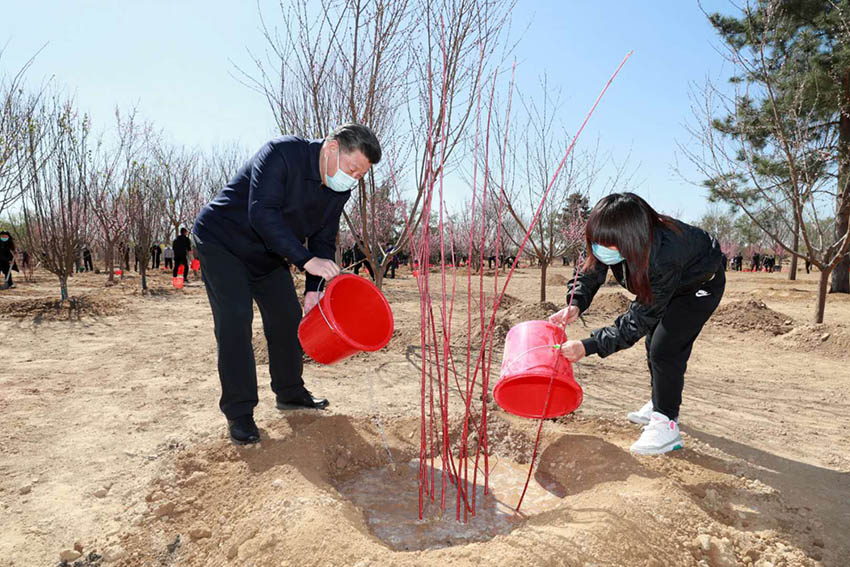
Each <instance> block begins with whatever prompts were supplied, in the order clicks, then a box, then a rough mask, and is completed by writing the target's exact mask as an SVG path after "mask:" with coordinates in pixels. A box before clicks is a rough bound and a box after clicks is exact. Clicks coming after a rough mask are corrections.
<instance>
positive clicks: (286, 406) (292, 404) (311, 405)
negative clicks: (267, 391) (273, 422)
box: [275, 389, 328, 410]
mask: <svg viewBox="0 0 850 567" xmlns="http://www.w3.org/2000/svg"><path fill="white" fill-rule="evenodd" d="M275 405H276V407H277V409H279V410H290V409H325V408H326V407H328V400H327V399H325V398H316V397H314V396H313V394H311V393H310V392H309V391H308V390H306V389H304V390H301V392H300V393H298V394H295V396H293V397H290V398H287V399H285V400H284V399H283V398H277V403H276V404H275Z"/></svg>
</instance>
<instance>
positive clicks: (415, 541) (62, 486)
mask: <svg viewBox="0 0 850 567" xmlns="http://www.w3.org/2000/svg"><path fill="white" fill-rule="evenodd" d="M550 273H551V274H552V275H550V277H549V282H550V283H549V288H548V290H549V294H550V297H549V300H550V301H552V302H553V303H555V304H560V303H561V302H562V301H563V290H564V284H563V282H564V281H565V278H566V277H568V276H569V273H568V272H567V269H566V268H560V267H559V268H556V269H554V270H553V271H551V272H550ZM36 276H37V280H36V282H34V283H25V282H23V281H22V280H20V279H19V280H18V287H17V288H15V289H12V290H6V291H0V333H2V337H3V340H2V343H0V368H2V371H0V412H1V413H0V415H2V416H3V425H4V427H3V434H2V435H0V565H14V566H23V567H31V566H32V567H36V566H51V565H57V564H59V563H60V554H63V555H62V558H64V559H67V560H68V562H67V564H68V565H79V566H89V565H101V564H104V565H127V566H161V565H185V566H207V565H210V566H213V565H240V566H272V565H353V566H358V567H365V566H367V565H375V566H376V565H399V566H401V565H423V566H425V565H440V564H444V565H449V564H450V565H479V564H487V565H505V566H508V565H571V566H572V565H575V566H579V565H600V566H602V565H611V566H613V565H630V566H631V565H651V566H662V565H675V566H678V565H682V566H686V565H700V566H708V567H726V566H732V565H745V566H746V565H755V566H757V567H769V566H771V565H772V566H774V567H779V566H792V565H827V566H836V567H838V566H844V565H848V564H850V537H848V534H850V435H848V433H847V432H848V425H850V423H849V422H848V415H850V297H847V296H831V297H830V298H829V301H828V303H827V309H826V319H827V324H826V325H820V326H817V325H811V324H810V323H809V321H810V318H811V313H812V311H813V306H814V301H815V275H814V274H812V275H810V276H807V275H805V274H802V275H801V276H800V279H799V280H798V281H796V282H789V281H787V280H786V279H785V277H786V276H785V274H782V273H779V274H749V273H740V274H739V273H730V274H729V283H728V286H727V291H726V296H725V298H724V301H723V304H722V305H721V308H720V310H719V311H718V314H717V317H716V320H713V321H711V322H710V323H709V325H708V326H707V327H706V329H705V330H704V332H703V334H702V336H701V337H700V339H699V340H698V342H697V344H696V346H695V349H694V353H693V356H692V358H691V361H690V365H689V368H688V374H687V378H686V385H685V393H684V404H683V407H682V415H681V423H682V430H683V432H684V438H685V449H684V450H683V451H679V452H677V453H675V454H672V455H668V456H664V457H634V456H632V455H630V454H629V452H628V447H629V445H630V444H631V443H632V442H633V441H634V439H636V438H637V436H638V435H639V432H640V430H639V428H638V427H636V426H633V425H630V424H629V423H628V422H627V421H626V419H625V413H626V412H627V411H629V410H632V409H636V408H638V407H640V406H641V405H642V404H643V403H644V402H645V401H646V400H647V399H648V396H649V376H648V372H647V370H646V363H645V351H644V348H643V345H642V344H638V345H636V346H635V347H634V348H632V349H630V350H628V351H625V352H621V353H618V354H616V355H614V356H611V357H609V358H606V359H604V360H603V359H599V358H598V357H590V358H588V359H586V360H585V361H582V362H581V363H579V364H578V365H577V368H576V374H577V379H578V381H579V383H580V384H581V386H582V387H583V388H584V393H585V398H584V403H583V405H582V406H581V407H580V408H579V409H578V411H576V412H575V414H573V415H571V416H567V417H565V418H560V419H558V420H556V421H547V422H546V423H545V424H544V428H543V440H542V444H541V451H542V452H541V454H540V455H539V456H538V469H537V473H536V474H535V478H534V480H533V481H532V489H531V491H530V493H529V496H527V502H526V503H525V504H523V514H522V515H519V516H517V515H514V514H512V513H511V507H512V506H513V505H514V504H515V502H516V499H517V497H518V494H519V490H520V489H521V484H522V482H523V481H524V472H525V471H526V470H527V466H528V462H529V459H530V457H531V449H532V445H533V440H534V434H535V432H536V422H534V421H531V420H525V419H520V418H516V417H513V416H510V415H506V414H504V413H502V412H499V411H498V410H497V409H496V408H495V407H494V411H493V415H492V416H491V426H490V432H491V433H490V435H491V450H492V453H493V455H492V457H491V461H490V462H491V466H492V476H491V485H492V487H493V493H492V495H491V496H488V497H483V496H480V495H481V492H482V491H481V490H479V498H481V500H480V502H479V514H478V515H477V516H476V518H474V519H473V520H471V521H470V523H469V524H468V525H461V524H458V523H456V522H455V521H454V513H455V511H454V508H453V502H454V499H453V496H451V495H449V503H450V504H449V506H448V507H447V512H446V513H445V515H444V516H443V517H440V514H439V506H433V505H432V506H429V508H428V516H427V518H426V520H425V521H423V522H418V521H417V520H416V508H417V498H418V493H417V488H416V469H415V467H416V458H417V456H418V449H419V433H418V431H419V375H418V371H417V367H418V366H419V358H418V357H419V339H418V334H419V331H418V329H419V322H418V317H419V307H418V295H417V292H416V286H415V282H414V280H413V279H412V278H411V277H410V276H409V273H408V272H407V271H406V270H401V276H400V278H399V279H396V280H388V281H387V282H386V294H387V297H388V299H389V301H390V303H391V305H392V307H393V310H394V312H395V317H396V333H395V336H394V338H393V341H392V342H391V343H390V345H389V347H388V348H386V349H384V350H383V351H381V352H378V353H372V354H362V355H358V356H356V357H353V358H351V359H348V360H346V361H344V362H342V363H340V364H337V365H335V366H330V367H323V366H319V365H317V364H308V365H307V366H306V370H305V379H306V381H307V385H308V387H309V388H311V389H312V390H313V391H314V392H316V393H318V394H322V395H325V396H327V397H328V398H330V400H331V406H330V408H329V409H328V410H327V411H324V412H319V413H317V412H309V411H301V412H279V411H277V410H276V409H274V403H273V402H274V399H273V396H272V394H271V392H270V390H269V388H268V387H267V386H266V383H267V382H268V367H267V366H266V365H263V364H261V365H260V366H259V367H258V371H259V376H260V382H261V389H260V405H259V406H258V408H257V411H256V417H257V420H258V424H259V425H260V427H261V431H262V435H263V441H262V443H260V444H259V445H258V446H255V447H252V448H240V447H235V446H233V445H231V444H230V443H229V442H228V441H227V438H226V432H225V421H224V419H223V417H222V416H221V415H220V413H219V412H218V407H217V399H218V378H217V374H216V362H215V361H216V357H215V341H214V337H213V332H212V321H211V314H210V310H209V307H208V305H207V302H206V296H205V294H204V290H203V288H202V287H201V284H200V283H199V282H198V281H197V280H196V281H193V282H192V283H191V284H190V285H189V286H188V287H186V288H185V289H184V290H183V291H182V292H176V291H174V290H171V289H169V287H168V286H169V283H170V281H169V279H168V278H167V277H166V275H163V274H156V275H155V276H154V277H153V281H152V286H153V291H154V293H153V294H151V295H149V296H145V297H143V296H141V295H139V293H138V291H137V289H138V287H139V282H138V279H137V278H136V277H126V278H124V280H123V281H122V282H120V283H119V285H116V286H112V287H109V288H105V287H104V285H103V284H104V281H105V276H103V275H95V274H82V275H78V276H75V277H74V278H73V279H72V281H71V284H70V286H71V293H72V294H73V295H75V296H78V297H80V298H81V299H80V300H79V301H77V302H76V303H74V304H73V305H70V306H69V305H57V304H56V302H55V294H57V293H58V285H57V284H56V282H55V280H54V279H53V278H52V277H51V276H49V275H48V274H44V273H37V274H36ZM556 276H561V277H556ZM538 278H539V273H538V272H537V271H536V270H533V269H523V270H521V272H520V273H518V274H517V275H516V277H515V280H514V281H513V282H512V284H511V287H510V288H509V290H508V292H509V294H510V295H511V297H512V299H511V301H509V305H507V306H506V307H505V309H504V310H503V313H502V314H501V315H500V321H499V322H500V324H502V325H503V326H509V325H510V324H512V323H513V322H516V321H517V320H520V319H522V318H523V317H524V316H526V315H529V314H530V315H531V316H537V317H542V316H545V314H546V313H547V312H548V311H550V310H551V309H553V306H548V305H545V304H544V305H537V304H536V301H537V299H538ZM621 292H622V290H621V288H619V287H615V286H606V287H604V288H603V289H602V290H601V292H600V293H601V294H603V295H600V296H598V297H597V301H596V303H595V304H594V306H592V307H591V309H590V310H589V311H588V313H587V317H586V321H585V323H586V326H587V327H586V328H585V327H584V326H583V324H582V323H576V324H574V325H573V326H572V327H571V328H568V333H570V334H571V335H572V336H574V337H576V338H580V337H583V336H585V335H586V334H587V333H588V332H589V331H590V330H591V329H592V328H595V327H598V326H601V325H603V324H605V323H606V322H610V321H612V320H613V318H614V317H615V315H616V313H618V312H619V310H620V309H621V308H622V307H623V306H624V305H625V304H626V303H627V301H626V298H625V297H621V296H620V295H621ZM48 300H50V301H48ZM51 301H52V303H51ZM461 317H462V318H465V317H464V316H463V314H461ZM461 320H462V319H461ZM255 328H256V331H257V333H259V334H260V335H261V326H260V322H259V316H257V318H256V320H255ZM497 338H498V335H497ZM261 342H262V341H261V340H260V341H258V347H259V345H260V344H261ZM258 350H260V349H259V348H258ZM260 360H262V358H261V357H260ZM494 366H495V368H498V365H497V364H496V365H494ZM494 381H495V376H494V378H493V380H492V381H491V383H493V382H494ZM453 403H454V405H453V406H452V407H459V405H460V404H459V403H455V402H453ZM376 418H380V422H381V424H382V426H383V428H384V430H385V433H386V436H387V442H388V446H389V449H390V451H391V455H392V464H391V463H390V462H389V457H388V456H387V453H386V451H385V449H384V447H383V444H382V442H381V435H380V431H379V430H378V427H377V420H376ZM438 482H439V477H438ZM479 488H481V487H479ZM75 547H76V551H75Z"/></svg>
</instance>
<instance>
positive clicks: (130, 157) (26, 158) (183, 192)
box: [0, 72, 244, 299]
mask: <svg viewBox="0 0 850 567" xmlns="http://www.w3.org/2000/svg"><path fill="white" fill-rule="evenodd" d="M22 78H23V73H22V72H21V73H18V74H17V75H15V76H13V77H11V78H8V79H6V78H5V77H4V78H3V79H0V104H2V115H0V142H2V143H0V215H2V216H3V217H4V218H8V219H11V226H12V227H13V230H14V232H15V233H16V234H15V236H16V239H17V240H18V242H19V247H20V248H21V249H24V250H27V251H28V252H29V253H30V255H31V257H32V258H33V259H34V261H38V262H39V263H40V265H41V266H42V267H43V268H45V269H46V270H48V271H49V272H51V273H53V274H55V275H56V276H57V278H58V280H59V286H60V292H61V296H62V299H67V297H68V278H69V277H70V275H71V274H72V273H73V271H74V268H75V266H76V263H77V258H78V257H79V255H80V252H81V250H82V248H83V247H84V246H93V247H95V248H99V249H102V250H103V253H104V259H105V269H106V270H107V272H108V273H109V279H110V280H112V279H113V277H114V276H113V274H114V268H115V266H116V260H117V258H116V252H118V251H119V250H118V248H119V243H120V244H123V245H124V246H130V247H132V249H133V252H134V254H135V257H136V259H137V260H138V261H139V267H140V273H141V286H142V290H146V289H147V277H146V271H145V268H146V265H147V262H148V260H149V258H150V249H151V246H152V245H153V244H154V243H157V242H161V241H163V240H166V239H169V238H170V237H172V236H173V235H175V234H176V233H177V231H178V230H179V228H180V227H183V226H191V222H192V220H193V219H194V217H195V215H196V214H197V212H198V211H199V209H200V207H201V206H203V204H204V203H206V202H207V200H208V199H209V198H210V197H211V195H213V194H214V193H216V192H217V191H218V190H219V188H220V187H221V186H222V185H223V184H224V183H225V182H226V179H227V177H228V176H229V175H230V174H232V172H233V171H234V170H235V165H234V164H236V163H239V162H240V160H241V159H243V158H244V156H240V155H239V152H238V150H236V149H233V148H229V149H226V150H213V151H212V152H209V153H208V154H205V155H202V154H201V153H200V152H198V151H195V150H189V149H186V148H184V147H181V146H176V145H174V144H171V143H169V142H168V141H167V140H166V139H165V137H164V136H163V135H162V133H161V132H158V131H157V130H156V129H155V128H154V127H153V125H152V124H150V123H147V122H144V121H141V120H139V118H138V117H137V115H136V113H135V112H131V113H129V114H126V115H125V114H122V113H121V112H119V111H117V110H116V112H115V117H114V124H112V125H111V127H109V128H97V127H96V126H95V125H94V124H92V121H91V118H90V117H89V116H88V115H86V114H85V113H82V112H80V110H79V108H78V106H77V105H76V103H75V101H74V100H73V99H71V98H70V97H68V96H66V95H64V94H63V93H62V92H61V91H59V90H58V89H56V88H54V87H53V86H52V85H47V86H45V87H44V88H42V89H41V90H39V91H37V92H28V91H27V89H26V88H25V87H24V86H23V84H22V83H23V81H22Z"/></svg>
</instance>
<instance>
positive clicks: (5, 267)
mask: <svg viewBox="0 0 850 567" xmlns="http://www.w3.org/2000/svg"><path fill="white" fill-rule="evenodd" d="M15 252H16V249H15V239H14V238H12V234H11V233H10V232H9V231H7V230H2V231H0V272H2V274H3V280H2V281H0V287H2V288H4V289H5V288H10V287H15V282H14V281H13V280H12V270H15V271H18V267H17V266H16V265H15Z"/></svg>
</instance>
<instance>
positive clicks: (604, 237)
mask: <svg viewBox="0 0 850 567" xmlns="http://www.w3.org/2000/svg"><path fill="white" fill-rule="evenodd" d="M658 227H664V228H668V229H670V230H673V231H675V232H677V233H681V229H680V228H679V227H678V226H677V225H676V221H675V220H674V219H673V218H672V217H668V216H667V215H662V214H660V213H658V212H657V211H656V210H655V209H653V208H652V207H651V206H649V203H647V202H646V201H644V200H643V199H642V198H640V197H638V196H637V195H635V194H634V193H611V194H610V195H607V196H605V197H603V198H602V199H600V200H599V202H598V203H596V206H595V207H593V210H592V211H590V216H589V217H588V219H587V226H586V228H585V231H584V235H585V239H586V241H587V260H586V261H585V263H584V269H585V270H586V271H589V270H593V269H594V268H596V266H597V263H598V262H599V260H597V259H596V256H594V255H593V252H592V249H591V246H592V244H593V243H594V242H595V243H597V244H601V245H602V246H609V247H610V246H615V247H616V248H617V250H619V251H620V255H622V256H623V258H625V260H626V264H627V265H628V284H629V289H630V290H631V291H633V292H634V293H635V295H637V300H638V301H639V302H640V303H643V304H644V305H648V304H650V303H652V301H653V297H652V289H651V285H650V281H649V253H650V251H651V250H652V235H653V233H654V232H655V229H656V228H658Z"/></svg>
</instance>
